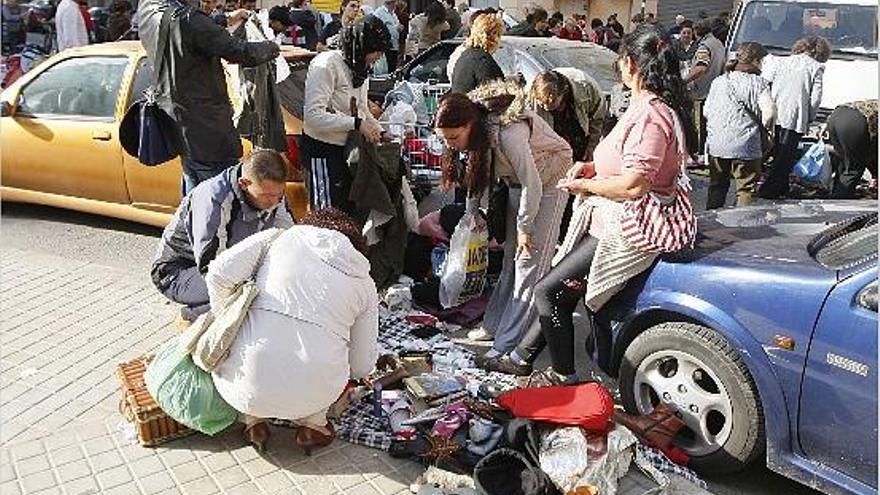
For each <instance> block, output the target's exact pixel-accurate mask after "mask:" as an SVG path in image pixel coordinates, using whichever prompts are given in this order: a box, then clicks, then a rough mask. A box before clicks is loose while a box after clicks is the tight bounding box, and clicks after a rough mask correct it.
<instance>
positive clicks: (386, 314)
mask: <svg viewBox="0 0 880 495" xmlns="http://www.w3.org/2000/svg"><path fill="white" fill-rule="evenodd" d="M416 326H417V325H414V324H412V323H410V322H408V321H406V319H405V318H404V317H403V316H401V315H398V314H394V313H392V312H390V311H388V310H387V309H386V308H385V307H384V306H380V307H379V340H378V347H379V354H394V355H399V354H400V352H402V351H404V350H408V349H409V350H430V351H431V352H432V354H433V358H434V361H435V363H436V362H440V363H443V364H445V365H448V366H459V367H460V368H461V366H460V365H462V364H466V365H467V367H470V368H472V367H473V353H472V352H470V351H468V350H467V349H465V348H463V347H461V346H458V345H455V344H454V343H453V342H452V341H451V340H449V338H448V337H446V336H445V335H443V334H438V335H436V336H434V337H431V338H430V339H427V340H425V339H420V338H418V337H415V336H413V335H411V334H410V332H411V331H412V329H413V328H415V327H416ZM456 372H457V373H458V371H456ZM461 374H463V375H465V376H468V377H469V381H470V377H473V378H475V379H479V378H478V377H481V376H482V377H483V379H485V377H486V373H485V372H484V371H482V370H472V369H466V372H461ZM492 375H493V376H494V375H499V376H506V375H500V374H498V373H493V374H492ZM508 378H512V377H508ZM496 383H500V379H498V380H496ZM272 423H273V424H275V425H277V426H283V427H287V428H295V427H296V426H295V425H294V424H293V422H291V421H287V420H280V419H275V420H273V421H272ZM333 424H334V426H335V428H336V437H337V438H339V439H340V440H345V441H346V442H350V443H353V444H356V445H364V446H366V447H370V448H374V449H381V450H385V451H387V450H388V449H389V447H390V446H391V439H392V432H391V424H390V423H389V421H388V417H387V416H385V415H382V416H379V417H377V416H374V415H373V396H372V395H368V396H366V397H364V398H363V399H362V400H360V401H358V402H354V403H352V404H351V405H350V406H349V407H348V409H346V410H345V412H344V413H342V415H341V416H340V417H339V418H338V419H336V420H333Z"/></svg>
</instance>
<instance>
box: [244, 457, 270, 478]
mask: <svg viewBox="0 0 880 495" xmlns="http://www.w3.org/2000/svg"><path fill="white" fill-rule="evenodd" d="M242 467H244V469H245V471H247V473H248V474H249V475H250V476H251V478H254V479H256V478H259V477H260V476H263V475H266V474H269V473H272V472H275V471H278V467H277V466H275V465H274V464H272V463H271V462H269V461H267V460H265V459H263V458H257V459H254V460H252V461H248V462H246V463H244V464H242Z"/></svg>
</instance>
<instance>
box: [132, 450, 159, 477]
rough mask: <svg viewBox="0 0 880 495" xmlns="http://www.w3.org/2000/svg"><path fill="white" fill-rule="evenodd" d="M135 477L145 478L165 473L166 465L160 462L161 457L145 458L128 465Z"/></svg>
mask: <svg viewBox="0 0 880 495" xmlns="http://www.w3.org/2000/svg"><path fill="white" fill-rule="evenodd" d="M128 467H130V468H131V470H132V472H134V475H135V476H137V477H138V478H143V477H145V476H149V475H151V474H154V473H158V472H162V471H165V465H164V464H162V461H160V460H159V456H156V455H153V456H150V457H144V458H141V459H138V460H136V461H133V462H131V463H129V464H128Z"/></svg>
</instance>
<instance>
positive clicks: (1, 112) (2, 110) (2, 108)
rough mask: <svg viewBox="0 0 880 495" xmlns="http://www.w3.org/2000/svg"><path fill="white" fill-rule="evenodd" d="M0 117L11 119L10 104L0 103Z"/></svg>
mask: <svg viewBox="0 0 880 495" xmlns="http://www.w3.org/2000/svg"><path fill="white" fill-rule="evenodd" d="M0 117H12V104H11V103H9V102H8V101H0Z"/></svg>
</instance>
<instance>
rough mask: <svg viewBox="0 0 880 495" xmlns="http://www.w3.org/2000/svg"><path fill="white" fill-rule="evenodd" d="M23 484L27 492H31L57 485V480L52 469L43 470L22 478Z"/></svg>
mask: <svg viewBox="0 0 880 495" xmlns="http://www.w3.org/2000/svg"><path fill="white" fill-rule="evenodd" d="M21 484H22V485H24V491H25V492H26V493H31V492H38V491H40V490H45V489H47V488H51V487H53V486H55V485H56V482H55V476H53V475H52V472H51V471H43V472H40V473H36V474H32V475H30V476H24V477H23V478H22V479H21Z"/></svg>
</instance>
